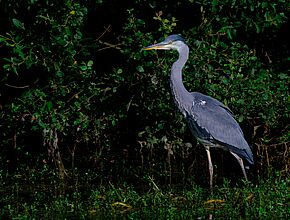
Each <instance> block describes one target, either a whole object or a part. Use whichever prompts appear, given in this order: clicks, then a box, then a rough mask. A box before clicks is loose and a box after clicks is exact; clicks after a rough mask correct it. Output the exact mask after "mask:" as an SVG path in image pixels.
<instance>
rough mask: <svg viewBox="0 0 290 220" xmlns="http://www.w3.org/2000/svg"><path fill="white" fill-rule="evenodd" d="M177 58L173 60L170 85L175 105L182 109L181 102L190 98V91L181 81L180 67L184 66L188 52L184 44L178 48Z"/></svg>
mask: <svg viewBox="0 0 290 220" xmlns="http://www.w3.org/2000/svg"><path fill="white" fill-rule="evenodd" d="M178 53H179V57H178V60H177V61H175V62H174V64H173V65H172V68H171V75H170V86H171V91H172V94H173V97H174V100H175V103H176V105H177V106H178V108H179V109H180V110H182V109H181V108H182V106H181V103H183V104H185V103H186V101H188V100H190V99H188V97H189V96H190V93H189V92H188V91H187V90H186V88H185V87H184V85H183V82H182V68H183V67H184V65H185V63H186V61H187V59H188V54H189V48H188V46H187V45H186V44H184V45H183V46H182V47H181V48H180V49H179V50H178Z"/></svg>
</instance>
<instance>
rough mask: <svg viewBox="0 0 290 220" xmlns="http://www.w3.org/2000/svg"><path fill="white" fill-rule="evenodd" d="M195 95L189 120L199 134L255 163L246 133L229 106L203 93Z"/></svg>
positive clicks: (193, 94) (202, 137) (195, 93)
mask: <svg viewBox="0 0 290 220" xmlns="http://www.w3.org/2000/svg"><path fill="white" fill-rule="evenodd" d="M191 94H192V96H193V97H194V99H193V100H194V101H193V103H192V107H191V112H190V116H189V121H190V120H191V123H193V124H194V125H190V126H191V127H192V126H194V127H195V131H196V132H197V134H196V135H197V136H200V135H201V136H200V137H201V139H205V140H207V141H210V142H217V143H218V144H220V145H222V146H223V147H226V148H228V149H229V150H231V151H232V152H234V153H237V154H238V155H239V156H241V157H242V158H244V159H246V160H247V161H248V162H249V163H250V164H253V155H252V152H251V149H250V147H249V145H248V143H247V142H246V140H245V138H244V134H243V132H242V130H241V128H240V126H239V124H238V123H237V121H236V120H235V119H234V118H233V115H232V112H231V111H230V109H229V108H228V107H226V106H225V105H224V104H222V103H221V102H219V101H218V100H216V99H214V98H211V97H210V96H206V95H203V94H201V93H197V92H194V93H191Z"/></svg>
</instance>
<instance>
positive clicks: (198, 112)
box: [144, 35, 254, 188]
mask: <svg viewBox="0 0 290 220" xmlns="http://www.w3.org/2000/svg"><path fill="white" fill-rule="evenodd" d="M154 49H155V50H177V52H178V53H179V57H178V59H177V61H175V62H174V63H173V65H172V67H171V74H170V88H171V92H172V95H173V98H174V102H175V104H176V106H177V107H178V109H179V110H180V112H181V113H182V114H183V116H184V117H185V119H186V121H187V123H188V125H189V128H190V130H191V132H192V134H193V136H194V137H195V138H196V139H197V140H198V141H199V142H200V143H201V144H203V146H204V147H205V150H206V153H207V158H208V164H209V165H208V167H209V175H210V188H212V182H213V165H212V161H211V155H210V148H212V147H217V148H222V149H223V150H226V151H229V152H230V153H231V154H232V155H233V156H234V157H235V158H236V159H237V161H238V163H239V165H240V167H241V169H242V172H243V175H244V177H245V179H246V180H247V174H246V171H245V167H244V163H243V159H244V160H246V161H247V162H248V163H249V164H250V165H252V164H254V160H253V154H252V151H251V149H250V147H249V145H248V143H247V141H246V140H245V138H244V134H243V131H242V129H241V128H240V126H239V124H238V122H237V121H236V120H235V119H234V117H233V113H232V111H231V110H230V109H229V108H228V107H227V106H225V105H224V104H223V103H221V102H220V101H218V100H216V99H214V98H212V97H210V96H207V95H204V94H202V93H199V92H189V91H187V89H186V88H185V86H184V85H183V81H182V69H183V67H184V65H185V63H186V62H187V60H188V55H189V48H188V46H187V44H186V43H185V41H184V39H183V38H182V37H181V36H180V35H170V36H169V37H167V38H166V39H165V40H164V41H162V42H161V43H157V44H153V45H150V46H148V47H145V48H144V50H154Z"/></svg>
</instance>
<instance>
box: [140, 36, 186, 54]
mask: <svg viewBox="0 0 290 220" xmlns="http://www.w3.org/2000/svg"><path fill="white" fill-rule="evenodd" d="M184 44H185V41H184V39H183V38H182V37H181V36H180V35H178V34H173V35H170V36H169V37H167V38H166V39H165V40H164V41H162V42H160V43H158V44H153V45H150V46H148V47H145V48H144V50H179V49H180V48H181V47H182V46H183V45H184Z"/></svg>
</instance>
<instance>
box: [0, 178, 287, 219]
mask: <svg viewBox="0 0 290 220" xmlns="http://www.w3.org/2000/svg"><path fill="white" fill-rule="evenodd" d="M86 175H88V174H84V176H83V177H81V178H80V177H76V178H74V179H71V180H69V181H67V182H64V181H62V182H59V180H58V179H57V178H56V179H55V180H49V181H46V180H45V179H41V178H40V179H39V180H37V179H36V178H32V179H29V177H28V176H27V178H26V181H25V182H23V181H24V179H25V178H23V176H21V175H15V176H13V177H11V178H10V181H7V179H9V178H7V177H6V178H5V180H6V182H5V181H4V178H3V177H4V175H3V173H1V179H2V183H3V188H1V192H0V193H1V202H0V203H1V206H2V207H3V208H2V210H1V213H0V218H1V219H40V218H41V219H71V218H73V219H210V218H214V219H225V218H226V219H273V218H281V219H282V218H283V219H287V217H289V216H290V210H289V205H290V179H289V178H284V177H283V178H281V176H280V175H273V176H275V177H272V178H270V179H267V180H260V181H258V182H257V183H256V184H253V183H246V182H244V181H241V182H240V183H239V184H238V185H236V186H234V187H232V186H230V183H229V182H227V181H225V182H224V183H223V184H222V185H218V186H215V187H214V189H213V190H212V192H211V191H210V190H209V189H208V188H203V187H201V186H199V185H185V186H180V185H179V186H177V185H171V186H170V185H167V186H158V184H157V183H156V182H154V180H153V179H152V178H150V177H148V178H145V179H146V181H145V183H146V184H145V185H144V186H143V187H141V188H140V186H138V185H139V184H126V183H124V182H123V183H119V184H118V183H111V182H110V181H108V182H106V181H103V182H102V183H101V184H92V182H91V181H93V179H94V177H92V178H91V179H89V178H88V177H86ZM140 182H144V180H140Z"/></svg>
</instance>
